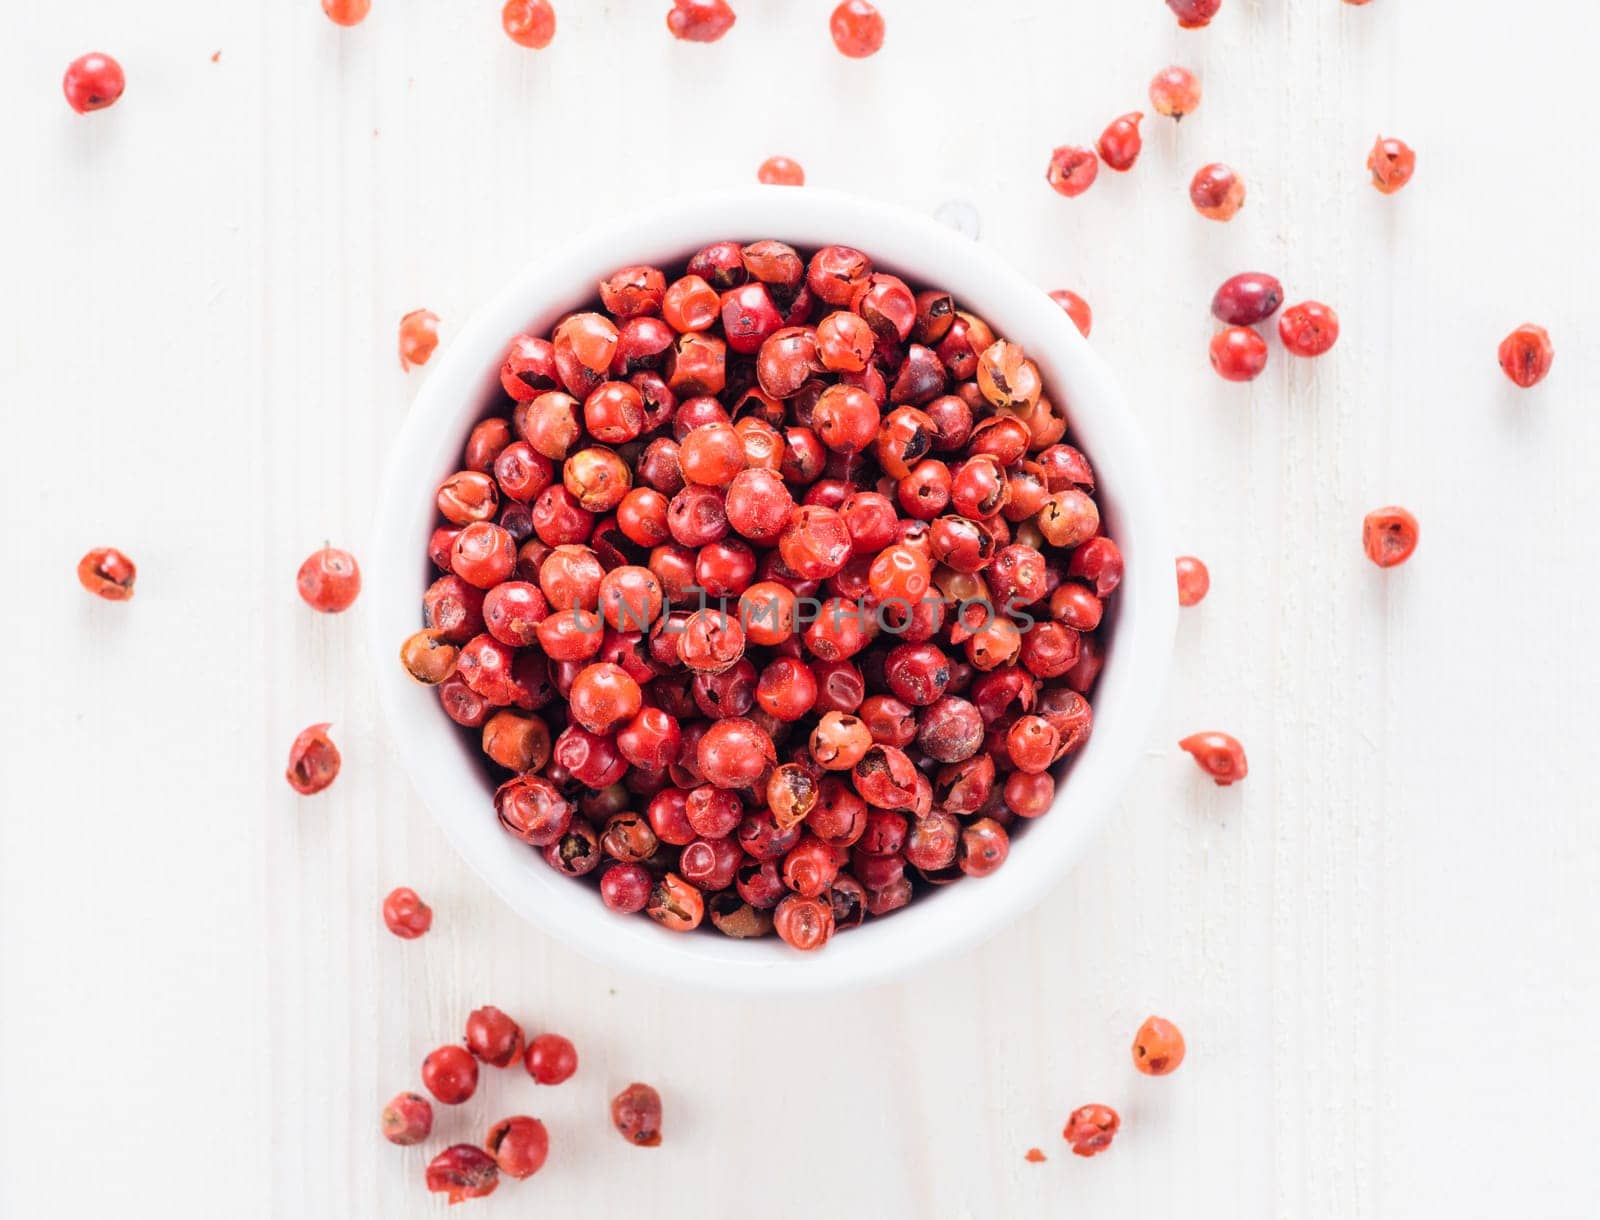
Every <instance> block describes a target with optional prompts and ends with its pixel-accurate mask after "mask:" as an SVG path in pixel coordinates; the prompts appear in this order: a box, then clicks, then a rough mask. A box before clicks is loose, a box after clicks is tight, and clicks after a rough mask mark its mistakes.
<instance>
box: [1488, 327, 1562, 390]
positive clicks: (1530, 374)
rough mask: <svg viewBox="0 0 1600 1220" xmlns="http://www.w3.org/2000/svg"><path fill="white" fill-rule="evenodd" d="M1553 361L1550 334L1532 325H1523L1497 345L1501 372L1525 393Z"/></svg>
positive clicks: (1538, 381) (1540, 378) (1554, 353)
mask: <svg viewBox="0 0 1600 1220" xmlns="http://www.w3.org/2000/svg"><path fill="white" fill-rule="evenodd" d="M1555 359H1556V349H1555V347H1554V345H1552V344H1551V342H1550V332H1549V331H1547V330H1545V328H1544V327H1542V326H1535V325H1534V324H1533V323H1532V322H1524V323H1523V324H1522V325H1521V326H1519V327H1517V329H1516V330H1514V331H1512V332H1511V333H1510V334H1509V335H1507V336H1506V337H1505V338H1504V339H1502V340H1501V341H1500V368H1501V369H1502V370H1503V371H1504V372H1505V375H1506V376H1507V377H1509V378H1511V380H1512V381H1514V382H1516V384H1517V385H1519V386H1521V387H1522V388H1523V389H1524V390H1526V389H1528V388H1529V387H1530V386H1536V385H1538V384H1539V383H1540V382H1541V381H1543V380H1544V379H1545V376H1546V375H1547V374H1548V373H1549V372H1550V366H1551V365H1552V364H1554V363H1555Z"/></svg>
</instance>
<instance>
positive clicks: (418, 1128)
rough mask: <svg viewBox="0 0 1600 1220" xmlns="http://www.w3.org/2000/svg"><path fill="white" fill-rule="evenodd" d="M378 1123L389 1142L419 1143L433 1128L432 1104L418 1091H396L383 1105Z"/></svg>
mask: <svg viewBox="0 0 1600 1220" xmlns="http://www.w3.org/2000/svg"><path fill="white" fill-rule="evenodd" d="M379 1125H380V1127H381V1128H382V1131H383V1138H384V1139H386V1140H388V1141H389V1142H390V1143H391V1144H399V1145H401V1146H402V1147H409V1146H411V1145H412V1144H420V1143H422V1141H423V1140H425V1139H427V1138H428V1134H429V1133H430V1132H431V1131H432V1130H433V1106H432V1105H431V1104H430V1103H429V1101H428V1099H427V1098H426V1097H424V1096H422V1094H420V1093H397V1094H396V1095H395V1096H394V1098H393V1099H392V1100H391V1101H390V1102H389V1104H388V1105H386V1106H384V1108H383V1115H382V1118H381V1119H380V1123H379Z"/></svg>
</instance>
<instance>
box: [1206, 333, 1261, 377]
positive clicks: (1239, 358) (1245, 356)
mask: <svg viewBox="0 0 1600 1220" xmlns="http://www.w3.org/2000/svg"><path fill="white" fill-rule="evenodd" d="M1211 367H1212V368H1214V369H1216V371H1217V375H1218V376H1219V377H1221V378H1222V379H1223V380H1224V381H1254V380H1255V379H1256V378H1257V377H1259V376H1261V371H1262V370H1263V369H1264V368H1266V367H1267V341H1266V340H1265V339H1263V338H1262V337H1261V336H1260V335H1258V334H1256V332H1255V331H1253V330H1251V329H1250V328H1249V327H1248V326H1230V327H1228V328H1227V329H1226V330H1220V331H1218V332H1217V333H1216V334H1215V335H1213V336H1212V338H1211Z"/></svg>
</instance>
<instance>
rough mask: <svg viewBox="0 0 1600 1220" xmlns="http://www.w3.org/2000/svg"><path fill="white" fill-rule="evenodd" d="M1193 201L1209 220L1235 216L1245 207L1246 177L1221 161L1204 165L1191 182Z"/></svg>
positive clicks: (1196, 207)
mask: <svg viewBox="0 0 1600 1220" xmlns="http://www.w3.org/2000/svg"><path fill="white" fill-rule="evenodd" d="M1189 202H1191V203H1192V204H1194V210H1195V211H1197V212H1199V213H1200V215H1202V216H1204V217H1205V218H1206V219H1207V220H1223V221H1226V220H1232V219H1233V218H1234V217H1235V216H1237V215H1238V213H1239V209H1240V208H1242V207H1244V180H1243V179H1242V178H1240V177H1239V175H1238V174H1237V173H1235V172H1234V171H1233V169H1231V168H1230V167H1229V166H1226V165H1223V164H1221V163H1220V162H1213V163H1212V164H1210V165H1202V166H1201V167H1200V168H1199V169H1198V170H1197V171H1196V172H1195V175H1194V178H1193V180H1192V181H1190V183H1189Z"/></svg>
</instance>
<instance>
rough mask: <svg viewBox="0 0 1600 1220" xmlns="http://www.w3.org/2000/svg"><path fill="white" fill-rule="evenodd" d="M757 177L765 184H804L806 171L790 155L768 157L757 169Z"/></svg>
mask: <svg viewBox="0 0 1600 1220" xmlns="http://www.w3.org/2000/svg"><path fill="white" fill-rule="evenodd" d="M756 179H757V180H758V181H759V182H761V183H762V185H764V186H804V185H805V184H806V171H805V169H804V168H803V167H802V166H801V164H800V162H798V161H795V160H792V159H791V158H789V157H768V158H767V159H766V160H765V161H763V162H762V163H761V168H760V169H759V170H757V171H756Z"/></svg>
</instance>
